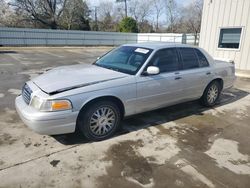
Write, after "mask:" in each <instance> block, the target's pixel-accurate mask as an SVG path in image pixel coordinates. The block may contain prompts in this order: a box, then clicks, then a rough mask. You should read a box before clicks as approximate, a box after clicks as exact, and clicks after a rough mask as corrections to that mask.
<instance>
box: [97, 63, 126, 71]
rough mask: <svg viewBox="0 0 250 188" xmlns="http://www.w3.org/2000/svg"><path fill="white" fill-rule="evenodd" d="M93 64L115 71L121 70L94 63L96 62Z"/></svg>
mask: <svg viewBox="0 0 250 188" xmlns="http://www.w3.org/2000/svg"><path fill="white" fill-rule="evenodd" d="M94 65H96V66H98V67H102V68H106V69H109V70H113V71H117V72H122V71H120V70H119V69H118V68H113V67H109V66H105V65H100V64H96V63H95V64H94Z"/></svg>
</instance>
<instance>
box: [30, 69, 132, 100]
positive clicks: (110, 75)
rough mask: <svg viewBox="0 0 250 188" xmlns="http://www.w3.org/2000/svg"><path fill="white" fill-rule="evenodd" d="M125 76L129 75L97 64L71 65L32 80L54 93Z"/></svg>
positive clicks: (41, 87)
mask: <svg viewBox="0 0 250 188" xmlns="http://www.w3.org/2000/svg"><path fill="white" fill-rule="evenodd" d="M125 76H128V75H127V74H124V73H120V72H116V71H113V70H109V69H105V68H102V67H98V66H96V65H71V66H63V67H58V68H55V69H52V70H50V71H48V72H45V73H44V74H42V75H40V76H38V77H36V78H34V79H32V81H33V83H35V84H36V85H37V86H38V87H39V88H40V89H41V90H43V91H44V92H46V93H48V94H51V95H52V94H56V93H60V92H63V91H67V90H71V89H75V88H79V87H84V86H88V85H92V84H97V83H100V82H106V81H110V80H114V79H119V78H123V77H125Z"/></svg>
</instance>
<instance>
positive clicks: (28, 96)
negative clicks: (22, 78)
mask: <svg viewBox="0 0 250 188" xmlns="http://www.w3.org/2000/svg"><path fill="white" fill-rule="evenodd" d="M31 93H32V90H31V89H30V87H29V86H28V85H27V84H25V85H24V86H23V89H22V97H23V100H24V101H25V102H26V104H29V103H30V99H31Z"/></svg>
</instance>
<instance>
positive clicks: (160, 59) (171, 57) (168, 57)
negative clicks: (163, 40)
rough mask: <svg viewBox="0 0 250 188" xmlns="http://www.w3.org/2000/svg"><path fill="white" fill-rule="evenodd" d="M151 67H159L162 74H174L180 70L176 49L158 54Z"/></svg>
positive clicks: (164, 50)
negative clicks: (173, 72)
mask: <svg viewBox="0 0 250 188" xmlns="http://www.w3.org/2000/svg"><path fill="white" fill-rule="evenodd" d="M149 66H157V67H159V69H160V72H161V73H162V72H172V71H176V70H179V60H178V55H177V51H176V49H175V48H167V49H163V50H159V51H158V52H156V54H155V55H154V57H153V58H152V60H151V61H150V63H149Z"/></svg>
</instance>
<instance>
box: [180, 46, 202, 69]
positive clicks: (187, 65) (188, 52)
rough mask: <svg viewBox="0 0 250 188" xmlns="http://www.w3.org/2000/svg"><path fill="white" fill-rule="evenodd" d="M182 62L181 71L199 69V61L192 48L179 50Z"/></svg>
mask: <svg viewBox="0 0 250 188" xmlns="http://www.w3.org/2000/svg"><path fill="white" fill-rule="evenodd" d="M180 54H181V57H182V62H183V69H193V68H198V67H199V61H198V58H197V55H196V54H195V51H194V49H193V48H180Z"/></svg>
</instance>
